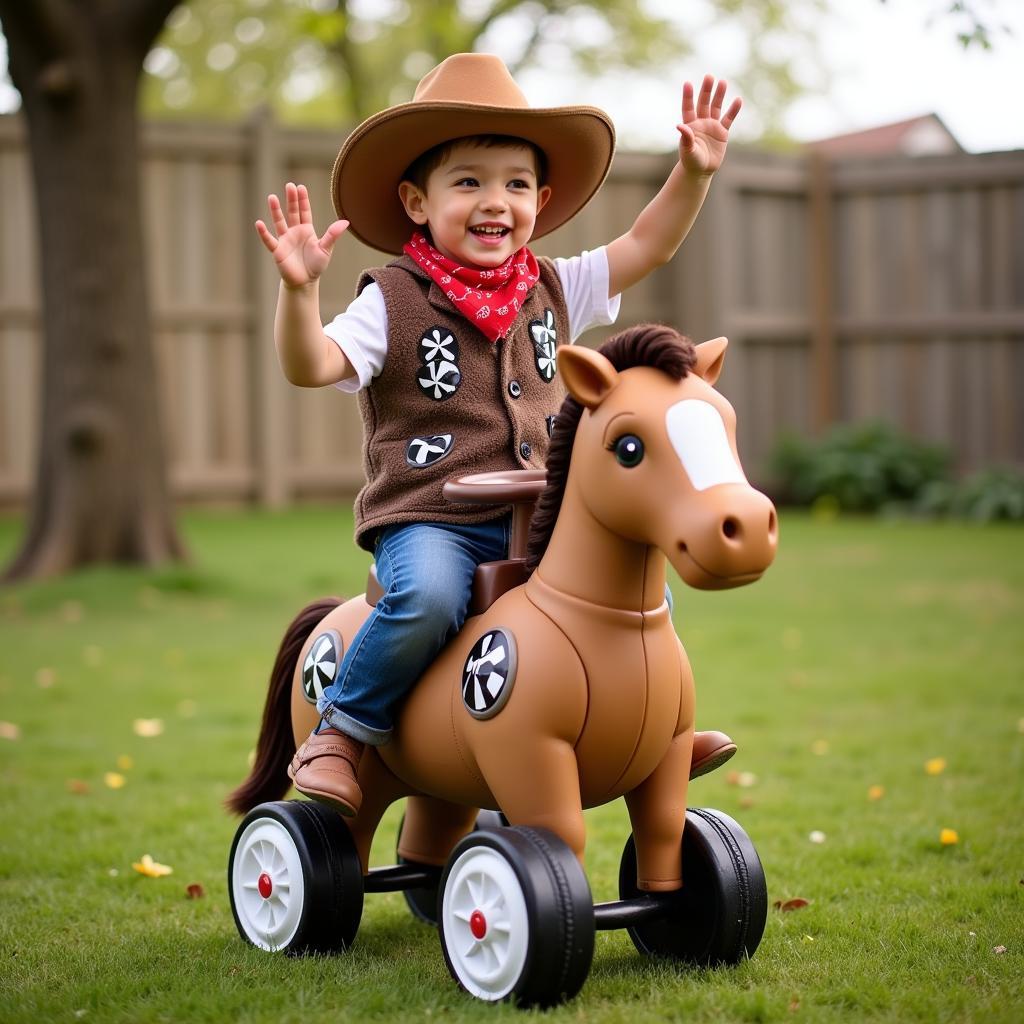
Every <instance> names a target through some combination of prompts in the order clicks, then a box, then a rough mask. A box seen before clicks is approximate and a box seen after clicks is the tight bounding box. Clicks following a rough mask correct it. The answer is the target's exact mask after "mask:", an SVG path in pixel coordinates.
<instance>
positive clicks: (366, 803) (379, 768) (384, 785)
mask: <svg viewBox="0 0 1024 1024" xmlns="http://www.w3.org/2000/svg"><path fill="white" fill-rule="evenodd" d="M358 778H359V788H360V789H361V790H362V791H363V802H362V804H360V807H359V813H358V814H357V815H356V816H355V817H354V818H350V819H349V821H348V827H349V830H350V831H351V833H352V838H353V840H354V841H355V844H356V850H357V851H358V853H359V860H360V863H361V864H362V866H363V874H364V875H365V874H366V872H367V871H369V870H370V845H371V844H372V843H373V837H374V834H375V833H376V831H377V826H378V825H379V824H380V819H381V818H383V817H384V812H385V811H386V810H387V809H388V808H389V807H390V806H391V805H392V804H393V803H394V802H395V801H396V800H400V799H401V798H402V797H403V796H408V795H409V793H410V792H412V790H410V788H409V787H408V786H407V785H406V784H405V783H404V782H402V781H401V779H399V778H398V776H397V775H395V774H394V773H393V772H392V771H391V770H390V769H389V768H388V767H387V765H386V764H384V762H383V761H382V760H381V758H380V755H379V754H378V753H377V750H376V748H375V747H371V746H367V747H366V749H365V750H364V752H363V756H362V758H361V759H360V761H359V776H358Z"/></svg>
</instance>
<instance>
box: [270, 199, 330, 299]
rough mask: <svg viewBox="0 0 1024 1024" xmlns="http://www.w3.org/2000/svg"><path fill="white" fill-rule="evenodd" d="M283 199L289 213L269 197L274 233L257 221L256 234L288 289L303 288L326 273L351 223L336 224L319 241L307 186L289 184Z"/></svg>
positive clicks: (277, 200) (278, 202) (279, 203)
mask: <svg viewBox="0 0 1024 1024" xmlns="http://www.w3.org/2000/svg"><path fill="white" fill-rule="evenodd" d="M284 196H285V204H286V207H287V213H286V212H285V210H283V209H282V208H281V201H280V200H279V199H278V198H277V196H276V195H270V196H267V206H268V207H269V209H270V220H271V222H272V223H273V225H274V231H273V232H272V231H271V230H270V228H268V227H267V225H266V224H264V223H263V221H261V220H258V221H256V233H257V234H258V235H259V236H260V241H262V242H263V244H264V245H265V246H266V247H267V251H268V252H270V253H271V254H272V255H273V257H274V262H275V263H277V269H278V272H279V273H280V274H281V280H282V281H284V283H285V285H286V286H287V287H289V288H302V287H303V286H305V285H308V284H311V283H312V282H313V281H315V280H316V279H317V278H318V277H319V276H320V275H321V274H322V273H323V272H324V271H325V270H326V269H327V264H328V263H330V262H331V252H332V251H333V250H334V243H335V242H336V241H337V240H338V239H339V238H340V237H341V236H342V235H343V234H344V232H345V229H346V228H347V227H348V221H347V220H336V221H335V222H334V223H333V224H332V225H331V226H330V227H329V228H328V229H327V230H326V231H325V232H324V233H323V235H321V236H320V237H317V233H316V230H315V229H314V227H313V211H312V209H311V207H310V205H309V192H307V191H306V186H305V185H295V184H293V183H292V182H290V181H289V182H288V184H287V185H285V187H284ZM274 232H276V234H275V233H274Z"/></svg>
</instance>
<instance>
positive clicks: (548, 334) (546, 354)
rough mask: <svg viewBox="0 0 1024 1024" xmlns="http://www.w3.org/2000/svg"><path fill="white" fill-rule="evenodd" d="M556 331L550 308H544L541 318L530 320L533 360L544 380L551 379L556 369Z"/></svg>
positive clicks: (553, 315)
mask: <svg viewBox="0 0 1024 1024" xmlns="http://www.w3.org/2000/svg"><path fill="white" fill-rule="evenodd" d="M556 333H557V332H556V331H555V314H554V313H553V312H552V311H551V310H550V309H545V310H544V317H543V319H541V320H531V321H530V338H531V340H532V341H533V355H534V361H535V363H536V365H537V372H538V373H539V374H540V376H541V379H542V380H545V381H550V380H553V379H554V376H555V370H556V369H557V364H556V361H555V348H556V347H557V344H558V341H557V338H556Z"/></svg>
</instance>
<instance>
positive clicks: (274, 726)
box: [224, 597, 341, 814]
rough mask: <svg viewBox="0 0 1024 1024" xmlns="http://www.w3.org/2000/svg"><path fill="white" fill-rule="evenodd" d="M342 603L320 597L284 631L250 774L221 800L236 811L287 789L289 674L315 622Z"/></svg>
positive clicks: (242, 811)
mask: <svg viewBox="0 0 1024 1024" xmlns="http://www.w3.org/2000/svg"><path fill="white" fill-rule="evenodd" d="M339 604H341V600H340V598H337V597H323V598H320V600H318V601H314V602H313V603H312V604H309V605H306V607H305V608H303V609H302V611H301V612H299V614H298V615H296V616H295V618H294V619H293V620H292V623H291V625H290V626H289V627H288V629H287V630H286V631H285V634H284V638H283V639H282V640H281V646H280V647H279V648H278V651H277V658H276V659H275V660H274V668H273V670H272V671H271V673H270V689H269V690H268V691H267V703H266V704H265V705H264V707H263V722H262V724H261V725H260V736H259V739H258V740H257V741H256V758H255V760H254V761H253V765H252V769H251V770H250V772H249V777H248V778H247V779H246V780H245V781H244V782H243V783H242V784H241V785H240V786H239V787H238V788H237V789H235V790H234V791H233V792H231V793H230V794H229V795H228V797H227V799H226V800H225V801H224V804H225V806H226V807H227V808H228V810H230V811H234V812H235V813H236V814H245V813H246V811H249V810H251V809H252V808H253V807H255V806H256V805H257V804H260V803H263V801H264V800H280V799H281V797H283V796H284V795H285V793H287V792H288V787H289V786H290V785H291V780H290V779H289V778H288V770H287V769H288V763H289V762H290V761H291V759H292V755H293V754H294V753H295V737H294V735H293V733H292V713H291V710H292V709H291V701H292V677H293V676H294V674H295V664H296V662H297V661H298V660H299V652H300V651H301V650H302V645H303V644H304V643H305V642H306V640H308V639H309V635H310V633H312V632H313V630H314V628H315V627H316V625H317V623H318V622H320V620H321V619H322V618H323V617H324V616H325V615H327V613H328V612H330V611H333V610H334V609H335V608H337V607H338V605H339Z"/></svg>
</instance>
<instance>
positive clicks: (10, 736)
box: [0, 722, 21, 740]
mask: <svg viewBox="0 0 1024 1024" xmlns="http://www.w3.org/2000/svg"><path fill="white" fill-rule="evenodd" d="M20 739H21V729H20V727H19V726H17V725H15V724H14V723H13V722H0V740H20Z"/></svg>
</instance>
